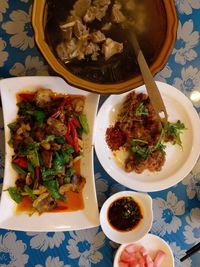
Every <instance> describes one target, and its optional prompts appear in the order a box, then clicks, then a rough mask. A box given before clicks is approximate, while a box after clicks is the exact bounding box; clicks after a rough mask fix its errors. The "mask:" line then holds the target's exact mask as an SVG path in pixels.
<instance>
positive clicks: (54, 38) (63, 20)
mask: <svg viewBox="0 0 200 267" xmlns="http://www.w3.org/2000/svg"><path fill="white" fill-rule="evenodd" d="M47 5H48V7H47V23H46V27H45V37H46V41H47V43H48V44H49V46H50V47H51V49H52V51H53V53H54V54H55V55H56V57H57V58H58V59H59V60H60V62H61V63H62V64H63V65H64V66H65V67H66V68H67V69H68V70H69V71H70V72H72V73H73V74H74V75H76V76H78V77H80V78H83V79H85V80H89V81H92V82H95V83H104V84H109V83H118V82H122V81H126V80H128V79H130V78H133V77H135V76H137V75H138V74H139V73H140V71H139V66H138V64H137V60H136V58H135V55H134V51H133V48H132V46H131V44H130V43H129V41H128V39H127V34H124V27H125V25H126V23H127V22H128V23H129V28H128V29H127V30H126V31H132V30H133V31H134V32H135V33H136V35H137V38H138V41H139V43H140V47H141V49H142V51H143V53H144V56H145V58H146V60H147V62H148V64H149V65H151V64H152V63H153V62H154V61H155V60H156V58H157V56H158V55H159V53H160V51H161V49H162V46H163V44H164V39H165V35H166V30H167V24H166V12H165V8H164V4H163V3H162V4H161V3H160V0H59V1H56V0H48V1H47Z"/></svg>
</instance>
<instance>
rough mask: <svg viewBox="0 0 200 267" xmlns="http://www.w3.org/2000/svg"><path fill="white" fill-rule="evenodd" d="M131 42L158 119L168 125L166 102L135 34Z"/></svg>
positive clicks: (132, 35)
mask: <svg viewBox="0 0 200 267" xmlns="http://www.w3.org/2000/svg"><path fill="white" fill-rule="evenodd" d="M130 39H131V41H132V45H133V48H134V51H135V54H136V57H137V61H138V65H139V67H140V71H141V73H142V77H143V80H144V83H145V86H146V89H147V93H148V95H149V98H150V101H151V104H152V106H153V108H154V110H155V112H156V114H157V116H158V118H159V119H160V120H161V121H162V122H164V123H166V122H167V120H168V115H167V111H166V108H165V105H164V102H163V100H162V97H161V94H160V91H159V90H158V87H157V85H156V83H155V81H154V79H153V75H152V74H151V71H150V69H149V67H148V65H147V62H146V60H145V57H144V55H143V53H142V50H141V49H140V46H139V44H138V41H137V38H136V36H135V34H134V33H131V38H130ZM161 112H163V113H164V114H163V115H164V117H163V118H161V116H160V113H161Z"/></svg>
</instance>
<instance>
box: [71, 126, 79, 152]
mask: <svg viewBox="0 0 200 267" xmlns="http://www.w3.org/2000/svg"><path fill="white" fill-rule="evenodd" d="M69 124H70V127H71V131H72V140H73V147H74V151H75V152H76V153H78V151H79V144H78V134H77V131H76V128H75V127H74V124H73V123H72V121H69Z"/></svg>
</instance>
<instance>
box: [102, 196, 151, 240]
mask: <svg viewBox="0 0 200 267" xmlns="http://www.w3.org/2000/svg"><path fill="white" fill-rule="evenodd" d="M121 197H132V198H133V199H134V200H135V201H136V202H137V203H138V205H139V206H140V208H141V212H142V215H143V218H142V219H141V221H140V222H139V224H138V225H137V226H136V227H135V228H133V229H132V230H130V231H118V230H116V229H115V228H113V227H112V226H111V224H110V223H109V220H108V210H109V207H110V205H111V204H112V203H113V202H114V201H116V200H117V199H119V198H121ZM152 220H153V210H152V198H151V197H150V196H149V195H148V194H146V193H139V192H134V191H121V192H119V193H116V194H114V195H112V196H111V197H109V198H108V199H107V200H106V201H105V202H104V204H103V206H102V208H101V211H100V224H101V228H102V230H103V232H104V234H105V235H106V236H107V237H108V238H109V239H110V240H112V241H114V242H116V243H118V244H127V243H130V242H135V241H137V240H139V239H141V238H142V237H143V236H145V235H146V234H147V233H148V232H149V230H150V229H151V226H152Z"/></svg>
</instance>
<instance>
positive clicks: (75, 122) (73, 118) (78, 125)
mask: <svg viewBox="0 0 200 267" xmlns="http://www.w3.org/2000/svg"><path fill="white" fill-rule="evenodd" d="M71 121H72V122H73V124H74V126H76V127H78V128H81V124H80V121H79V120H78V119H77V117H76V116H75V115H72V119H71Z"/></svg>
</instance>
